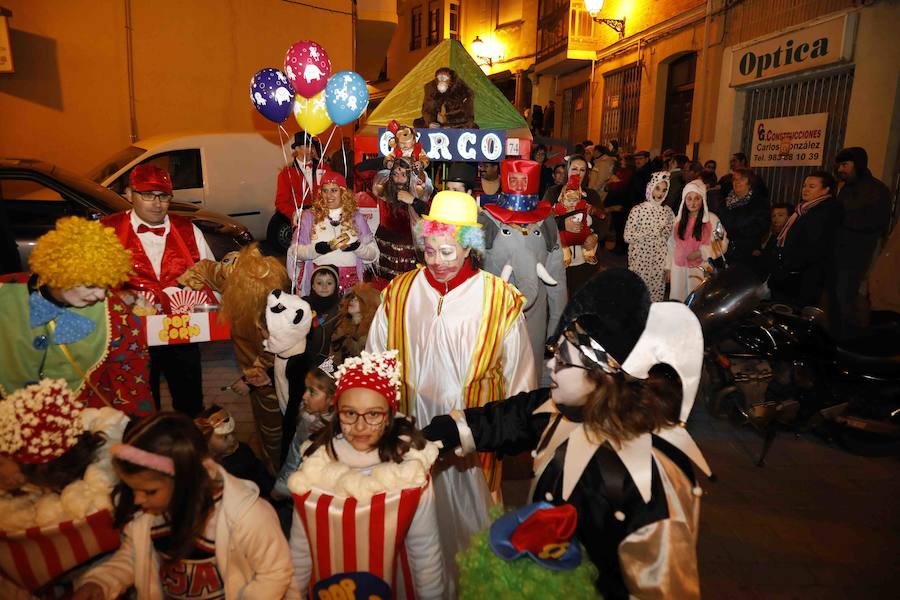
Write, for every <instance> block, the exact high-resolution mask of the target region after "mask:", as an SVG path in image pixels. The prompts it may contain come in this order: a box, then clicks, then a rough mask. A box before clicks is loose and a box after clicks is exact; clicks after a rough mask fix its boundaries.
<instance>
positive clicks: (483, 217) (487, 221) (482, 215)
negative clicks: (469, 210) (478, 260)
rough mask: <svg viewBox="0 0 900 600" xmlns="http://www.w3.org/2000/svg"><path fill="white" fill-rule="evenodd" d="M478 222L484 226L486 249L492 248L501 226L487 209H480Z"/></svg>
mask: <svg viewBox="0 0 900 600" xmlns="http://www.w3.org/2000/svg"><path fill="white" fill-rule="evenodd" d="M478 222H479V223H481V225H482V227H483V228H484V229H483V230H484V249H485V250H490V249H491V248H493V247H494V238H495V237H497V234H498V233H499V232H500V228H499V226H498V225H497V222H496V221H495V220H494V218H493V217H492V216H491V215H490V214H488V213H487V211H484V210H479V211H478Z"/></svg>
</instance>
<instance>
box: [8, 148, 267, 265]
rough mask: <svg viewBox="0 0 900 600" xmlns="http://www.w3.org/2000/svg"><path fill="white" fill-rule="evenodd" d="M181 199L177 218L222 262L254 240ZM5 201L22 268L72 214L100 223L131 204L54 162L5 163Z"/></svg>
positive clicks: (176, 205)
mask: <svg viewBox="0 0 900 600" xmlns="http://www.w3.org/2000/svg"><path fill="white" fill-rule="evenodd" d="M178 198H179V194H178V192H177V191H176V192H175V199H174V200H173V201H172V203H171V204H170V205H169V210H170V211H171V212H172V213H173V214H177V215H182V216H184V217H187V218H189V219H190V220H191V221H192V222H193V223H194V225H196V226H197V227H198V228H199V229H200V231H202V232H203V235H204V237H205V238H206V241H207V243H208V244H209V247H210V249H211V250H212V251H213V254H215V256H216V258H222V257H223V256H224V255H225V254H226V253H228V252H231V251H232V250H237V249H239V248H240V247H241V246H243V245H246V244H248V243H250V242H252V241H253V236H252V235H251V234H250V232H249V231H248V230H247V228H246V227H244V226H243V225H242V224H241V223H239V222H237V221H235V220H234V219H232V218H229V217H226V216H225V215H221V214H218V213H215V212H211V211H208V210H205V209H203V208H201V207H199V206H196V205H194V204H190V203H185V202H181V201H179V199H178ZM0 201H2V202H3V209H4V211H5V213H6V216H7V218H8V219H9V222H10V224H11V226H12V231H13V235H14V237H15V241H16V244H17V245H18V249H19V256H20V257H21V259H22V265H23V266H26V265H28V257H29V255H30V254H31V249H32V247H33V246H34V243H35V241H36V240H37V238H39V237H40V236H41V235H43V234H44V233H46V232H47V231H49V230H50V229H52V228H53V226H54V224H55V223H56V220H57V219H59V218H60V217H64V216H67V215H78V216H81V217H85V218H88V219H99V218H100V217H103V216H105V215H108V214H112V213H114V212H118V211H122V210H128V209H129V208H131V205H130V204H129V203H128V201H127V200H126V199H125V198H123V197H122V196H120V195H119V194H117V193H115V192H113V191H111V190H109V189H107V188H105V187H103V186H101V185H97V184H96V183H94V182H93V181H91V180H90V179H87V178H85V177H82V176H80V175H76V174H74V173H70V172H69V171H66V170H65V169H61V168H59V167H57V166H55V165H52V164H50V163H46V162H42V161H38V160H30V159H18V158H0Z"/></svg>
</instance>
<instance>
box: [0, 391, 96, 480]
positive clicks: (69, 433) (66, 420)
mask: <svg viewBox="0 0 900 600" xmlns="http://www.w3.org/2000/svg"><path fill="white" fill-rule="evenodd" d="M83 409H84V404H83V403H82V402H81V401H80V400H78V398H77V397H76V396H75V395H74V394H73V393H72V391H71V390H70V389H69V387H68V385H67V384H66V380H65V379H42V380H41V381H40V382H38V383H35V384H32V385H29V386H27V387H24V388H21V389H18V390H16V391H15V392H13V393H12V394H10V395H9V396H8V397H7V398H6V399H5V400H3V401H2V402H0V454H3V455H5V456H9V457H12V459H13V460H15V461H17V462H20V463H26V464H45V463H48V462H50V461H51V460H54V459H56V458H59V457H60V456H62V455H63V454H65V453H66V452H68V451H69V450H70V449H71V448H72V447H73V446H75V444H76V443H78V438H79V436H80V435H81V434H82V433H84V424H83V423H82V422H81V411H82V410H83Z"/></svg>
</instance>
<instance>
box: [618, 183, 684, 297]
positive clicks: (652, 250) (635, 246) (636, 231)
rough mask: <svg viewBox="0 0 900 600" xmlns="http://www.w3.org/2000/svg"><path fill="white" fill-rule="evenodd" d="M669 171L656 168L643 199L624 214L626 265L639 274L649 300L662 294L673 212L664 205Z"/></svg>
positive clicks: (673, 219) (667, 189)
mask: <svg viewBox="0 0 900 600" xmlns="http://www.w3.org/2000/svg"><path fill="white" fill-rule="evenodd" d="M668 193H669V172H668V171H657V172H656V173H654V174H653V175H651V176H650V183H648V184H647V200H646V201H645V202H641V203H640V204H638V205H637V206H635V207H634V208H632V209H631V212H630V213H628V220H627V221H626V222H625V233H624V234H623V235H624V239H625V243H626V244H628V268H629V269H631V270H632V271H634V272H635V273H637V274H638V275H640V276H641V279H643V280H644V283H645V284H647V289H648V290H650V299H651V300H653V301H654V302H662V301H663V299H664V297H665V294H666V268H667V265H666V255H667V253H668V244H669V238H670V237H671V236H672V225H673V224H674V222H675V215H673V214H672V209H671V208H669V207H668V206H666V204H665V200H666V196H667V195H668Z"/></svg>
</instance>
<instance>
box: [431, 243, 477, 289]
mask: <svg viewBox="0 0 900 600" xmlns="http://www.w3.org/2000/svg"><path fill="white" fill-rule="evenodd" d="M468 256H469V251H468V250H466V249H463V247H462V246H460V245H459V242H457V241H456V239H455V238H454V237H452V236H449V235H431V236H427V237H426V238H425V266H426V267H427V268H428V270H429V271H430V272H431V274H432V275H433V276H434V278H435V279H436V280H438V281H440V282H442V283H444V282H447V281H450V280H451V279H453V278H454V277H456V274H457V273H459V270H460V269H462V266H463V263H464V262H465V260H466V258H467V257H468Z"/></svg>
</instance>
